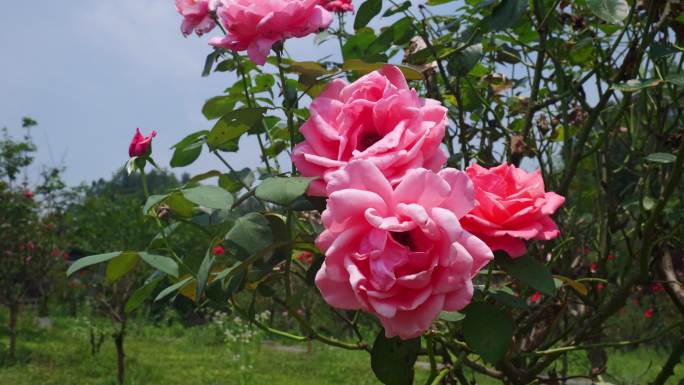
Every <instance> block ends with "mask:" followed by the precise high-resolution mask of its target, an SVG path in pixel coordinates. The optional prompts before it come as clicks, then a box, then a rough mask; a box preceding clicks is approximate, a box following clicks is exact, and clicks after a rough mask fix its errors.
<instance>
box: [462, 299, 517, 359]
mask: <svg viewBox="0 0 684 385" xmlns="http://www.w3.org/2000/svg"><path fill="white" fill-rule="evenodd" d="M465 314H466V317H465V320H464V321H463V335H464V336H465V340H466V342H467V343H468V346H470V347H471V348H472V349H473V350H474V351H475V352H477V354H479V355H480V356H482V358H484V359H485V360H487V361H489V362H490V363H493V364H496V363H498V362H499V361H501V359H503V357H504V356H505V355H506V351H507V350H508V346H509V345H510V344H511V340H512V338H513V321H512V320H511V319H510V317H509V316H508V314H506V313H505V312H503V311H501V310H500V309H497V308H496V307H494V306H492V305H490V304H488V303H485V302H473V303H471V304H470V305H468V307H467V308H466V310H465Z"/></svg>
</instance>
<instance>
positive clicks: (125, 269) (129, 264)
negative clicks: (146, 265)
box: [105, 252, 140, 283]
mask: <svg viewBox="0 0 684 385" xmlns="http://www.w3.org/2000/svg"><path fill="white" fill-rule="evenodd" d="M139 260H140V256H139V255H138V253H136V252H124V253H121V254H119V256H117V257H116V258H113V259H111V260H110V261H109V263H107V271H106V273H105V276H106V277H107V282H109V283H114V282H116V281H118V280H119V279H121V277H123V276H124V275H126V274H128V273H129V272H130V271H131V270H133V269H134V268H135V266H136V265H137V264H138V261H139Z"/></svg>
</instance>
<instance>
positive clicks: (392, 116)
mask: <svg viewBox="0 0 684 385" xmlns="http://www.w3.org/2000/svg"><path fill="white" fill-rule="evenodd" d="M176 7H177V9H178V11H179V12H180V13H181V14H182V15H183V17H184V20H183V25H182V28H181V29H182V32H183V34H184V35H189V34H190V33H191V32H192V31H195V32H196V33H197V34H198V35H201V34H203V33H207V32H208V31H209V30H211V29H212V28H213V27H214V26H215V24H216V21H218V23H219V24H220V26H221V27H222V29H223V30H224V31H225V36H222V37H214V38H212V39H210V41H209V43H210V44H211V45H212V46H215V47H221V48H224V49H228V50H232V51H236V52H241V51H247V54H248V56H249V57H250V58H251V59H252V61H254V62H255V63H256V64H258V65H263V64H265V63H266V58H267V56H268V55H269V53H270V51H271V49H273V48H274V47H276V48H275V49H276V50H281V49H282V45H281V44H280V43H282V42H283V41H284V40H286V39H289V38H294V37H304V36H307V35H309V34H312V33H316V32H318V31H320V30H322V29H325V28H328V26H329V25H330V24H331V22H332V18H333V17H332V14H331V13H330V12H336V13H339V14H340V17H341V14H342V13H345V12H352V11H353V5H352V1H350V0H263V1H251V0H177V2H176ZM447 112H448V111H447V109H446V108H445V107H444V106H442V105H441V103H439V102H438V101H436V100H432V99H425V98H421V97H420V96H419V95H418V93H417V92H416V91H415V90H414V89H411V88H410V87H409V85H408V83H407V81H406V79H405V77H404V75H403V73H402V72H401V70H400V69H398V68H397V67H394V66H391V65H387V66H384V67H383V68H381V69H379V70H377V71H374V72H371V73H369V74H367V75H365V76H363V77H361V78H360V79H358V80H356V81H354V82H353V83H351V84H350V83H348V82H346V81H344V80H341V79H337V80H334V81H332V82H331V83H330V84H329V85H328V86H327V87H326V88H325V89H324V90H323V92H322V93H321V94H320V95H319V96H318V97H317V98H316V99H315V100H314V101H313V102H312V103H311V106H310V118H309V119H308V120H307V121H306V122H305V123H304V124H303V125H302V126H301V128H300V132H301V134H302V135H303V137H304V141H302V142H301V143H299V144H297V145H296V146H295V147H294V150H293V152H292V154H291V156H292V161H293V163H294V165H295V167H296V168H297V170H298V171H299V173H300V174H301V175H303V176H308V177H317V178H316V179H315V180H314V181H313V182H312V183H311V185H310V186H309V189H308V194H309V195H313V196H321V197H327V207H326V210H325V212H324V213H323V215H322V222H323V225H324V227H325V230H324V231H323V232H322V233H321V234H320V236H319V237H318V238H317V240H316V244H317V246H318V248H319V249H320V250H321V251H323V252H324V253H325V260H324V262H323V265H322V267H321V268H320V270H319V271H318V273H317V276H316V285H317V286H318V288H319V290H320V291H321V293H322V295H323V297H324V299H325V300H326V301H327V302H328V303H329V304H330V305H332V306H334V307H339V308H343V309H361V310H364V311H366V312H369V313H372V314H374V315H376V316H377V317H378V318H379V319H380V321H381V322H382V324H383V326H384V327H385V334H386V335H387V337H392V336H399V337H401V338H404V339H407V338H413V337H417V336H419V335H421V334H422V333H423V332H424V331H425V330H426V329H427V328H429V327H430V325H431V323H432V322H433V321H434V319H435V318H436V317H437V316H438V314H439V313H440V312H441V311H457V310H460V309H462V308H464V307H465V306H467V305H468V303H469V302H470V301H471V298H472V296H473V278H474V277H475V276H476V275H477V274H478V272H479V271H480V270H481V269H482V268H483V267H484V266H486V265H487V264H488V263H489V262H490V261H491V260H492V259H493V251H495V250H502V251H504V252H506V253H507V254H508V255H509V256H510V257H512V258H517V257H520V256H522V255H524V254H525V252H526V244H525V242H526V241H529V240H550V239H553V238H555V237H557V236H558V235H559V230H558V227H557V226H556V224H555V223H554V222H553V220H552V219H551V217H550V216H551V215H552V214H553V213H554V212H555V211H556V210H558V208H559V207H560V206H561V205H562V204H563V203H564V198H563V197H561V196H560V195H558V194H555V193H552V192H546V191H545V186H544V181H543V179H542V175H541V173H540V172H539V171H536V172H532V173H528V172H527V171H525V170H522V169H520V168H517V167H515V166H513V165H508V164H502V165H499V166H497V167H493V168H489V169H488V168H484V167H481V166H479V165H477V164H473V165H472V166H470V167H468V168H467V169H466V171H465V172H463V171H459V170H456V169H453V168H444V166H445V163H446V160H447V156H446V154H445V153H444V151H443V150H442V148H441V146H442V142H443V140H444V136H445V131H446V127H447V125H448V117H447ZM153 134H154V133H153ZM147 139H148V138H142V136H140V138H139V141H140V148H139V149H137V150H136V151H135V153H136V154H140V155H137V156H141V155H142V156H145V155H149V149H147V148H144V144H145V143H146V142H145V141H146V140H147ZM149 140H151V138H149ZM149 140H148V141H147V142H149ZM132 154H133V151H132ZM131 156H133V155H131ZM223 252H224V250H223V249H218V248H217V249H214V254H216V255H221V254H223ZM299 259H300V260H301V261H302V263H305V264H309V263H311V260H310V258H309V256H308V255H307V256H305V255H304V254H302V255H301V256H300V257H299ZM540 300H541V295H539V296H538V297H536V298H533V299H532V301H533V302H537V301H540Z"/></svg>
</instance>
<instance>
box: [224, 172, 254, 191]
mask: <svg viewBox="0 0 684 385" xmlns="http://www.w3.org/2000/svg"><path fill="white" fill-rule="evenodd" d="M252 183H254V173H253V172H252V170H250V169H248V168H243V169H242V170H240V171H235V172H232V171H231V172H230V173H228V174H223V175H221V176H220V177H219V186H221V188H224V189H226V190H228V191H230V192H232V193H235V192H238V191H240V190H242V188H243V187H244V186H247V187H251V186H252Z"/></svg>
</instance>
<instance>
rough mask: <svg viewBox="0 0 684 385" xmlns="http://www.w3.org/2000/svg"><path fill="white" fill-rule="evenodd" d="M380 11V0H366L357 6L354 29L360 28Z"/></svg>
mask: <svg viewBox="0 0 684 385" xmlns="http://www.w3.org/2000/svg"><path fill="white" fill-rule="evenodd" d="M380 11H382V0H366V1H365V2H364V3H363V4H361V6H360V7H359V10H358V12H357V13H356V19H354V29H361V28H363V27H365V26H367V25H368V23H369V22H370V21H371V19H373V18H374V17H375V16H377V15H378V14H379V13H380Z"/></svg>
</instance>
